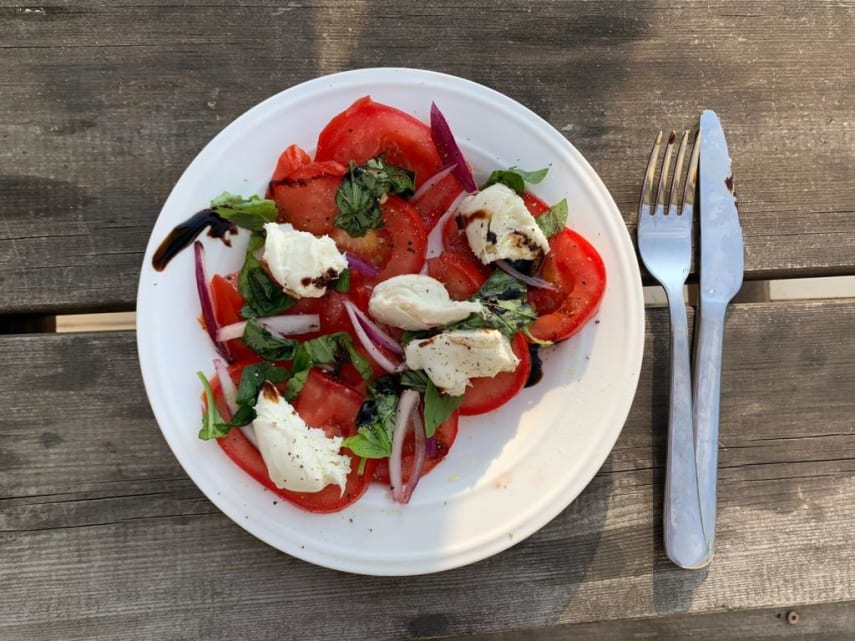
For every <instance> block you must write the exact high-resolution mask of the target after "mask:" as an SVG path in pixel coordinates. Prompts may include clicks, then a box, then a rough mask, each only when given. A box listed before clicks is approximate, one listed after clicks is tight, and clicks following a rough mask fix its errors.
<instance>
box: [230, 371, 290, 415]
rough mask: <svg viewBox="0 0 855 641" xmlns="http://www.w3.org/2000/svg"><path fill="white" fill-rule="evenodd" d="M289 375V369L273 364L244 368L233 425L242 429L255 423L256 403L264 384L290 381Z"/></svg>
mask: <svg viewBox="0 0 855 641" xmlns="http://www.w3.org/2000/svg"><path fill="white" fill-rule="evenodd" d="M289 375H290V374H289V372H288V370H287V369H285V368H283V367H276V365H274V364H273V363H267V362H261V363H253V364H252V365H247V366H246V367H244V368H243V372H242V373H241V376H240V383H239V385H238V390H237V398H236V399H235V400H236V401H237V404H238V409H237V411H235V413H234V416H232V420H231V425H232V426H233V427H240V426H241V425H247V424H249V423H251V422H252V421H254V420H255V402H256V400H257V399H258V391H259V390H260V389H261V386H262V385H264V382H265V381H270V382H271V383H281V382H283V381H286V380H288V377H289Z"/></svg>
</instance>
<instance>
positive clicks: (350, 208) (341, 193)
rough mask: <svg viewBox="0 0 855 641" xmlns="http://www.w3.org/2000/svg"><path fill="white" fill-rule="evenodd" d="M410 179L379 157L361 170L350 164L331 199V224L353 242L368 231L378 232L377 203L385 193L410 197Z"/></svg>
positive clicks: (380, 217) (380, 219)
mask: <svg viewBox="0 0 855 641" xmlns="http://www.w3.org/2000/svg"><path fill="white" fill-rule="evenodd" d="M413 176H414V174H413V173H412V172H409V171H407V170H406V169H402V168H401V167H395V166H393V165H387V164H385V163H384V162H383V158H382V156H378V157H377V158H372V159H371V160H369V161H368V162H367V163H365V164H364V165H361V166H356V164H355V163H354V162H351V163H350V170H349V171H348V173H347V174H346V175H345V176H344V178H343V179H342V181H341V185H340V186H339V188H338V191H337V192H336V195H335V202H336V206H337V207H338V211H339V213H338V216H336V218H335V220H334V221H333V224H334V225H335V226H336V227H338V228H339V229H343V230H345V231H346V232H347V233H348V234H350V235H351V236H353V237H354V238H361V237H362V236H365V234H366V233H368V231H369V230H371V229H382V228H383V215H382V212H381V210H380V200H381V199H382V198H383V197H384V196H385V195H386V194H389V193H392V194H400V195H402V196H405V195H408V194H412V193H413V190H414V189H415V183H414V181H413Z"/></svg>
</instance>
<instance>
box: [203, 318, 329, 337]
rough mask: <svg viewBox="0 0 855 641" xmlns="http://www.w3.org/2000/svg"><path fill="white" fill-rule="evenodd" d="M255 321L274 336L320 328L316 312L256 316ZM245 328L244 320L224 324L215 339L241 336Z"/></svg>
mask: <svg viewBox="0 0 855 641" xmlns="http://www.w3.org/2000/svg"><path fill="white" fill-rule="evenodd" d="M256 322H257V323H258V324H259V325H260V326H261V327H263V328H264V329H266V330H267V331H269V332H270V333H271V334H273V335H275V336H279V337H280V338H281V337H283V336H291V335H294V334H308V333H309V332H314V331H317V330H319V329H320V328H321V320H320V316H318V315H317V314H294V315H292V316H265V317H263V318H257V319H256ZM245 329H246V321H238V322H237V323H232V324H231V325H224V326H223V327H221V328H220V329H219V330H218V331H217V340H220V341H222V342H225V341H230V340H232V339H234V338H240V337H241V336H243V332H244V330H245Z"/></svg>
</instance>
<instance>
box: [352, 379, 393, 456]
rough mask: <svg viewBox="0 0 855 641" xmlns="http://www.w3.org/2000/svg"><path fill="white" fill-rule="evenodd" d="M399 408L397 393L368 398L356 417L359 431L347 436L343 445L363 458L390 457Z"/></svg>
mask: <svg viewBox="0 0 855 641" xmlns="http://www.w3.org/2000/svg"><path fill="white" fill-rule="evenodd" d="M397 409H398V395H397V394H389V393H385V394H378V395H376V396H374V397H372V398H368V399H366V400H365V401H364V402H363V403H362V407H360V408H359V414H358V415H357V417H356V425H357V433H356V434H354V435H353V436H349V437H348V438H346V439H345V440H344V442H343V443H342V445H343V446H344V447H347V448H349V449H350V450H351V451H352V452H353V453H354V454H356V455H357V456H361V457H363V458H388V457H389V456H391V455H392V436H393V434H394V432H395V417H396V412H397Z"/></svg>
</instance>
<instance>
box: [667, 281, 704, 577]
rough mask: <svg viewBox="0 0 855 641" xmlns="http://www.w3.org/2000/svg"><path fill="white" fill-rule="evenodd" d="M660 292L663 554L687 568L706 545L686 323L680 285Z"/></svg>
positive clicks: (699, 556) (695, 562) (698, 560)
mask: <svg viewBox="0 0 855 641" xmlns="http://www.w3.org/2000/svg"><path fill="white" fill-rule="evenodd" d="M666 293H667V295H668V306H669V309H670V313H671V396H670V404H669V412H668V459H667V462H666V468H665V507H664V514H663V517H664V521H663V529H664V534H665V553H666V554H667V555H668V558H669V559H671V560H672V561H673V562H674V563H675V564H676V565H678V566H679V567H681V568H687V569H690V568H694V567H697V565H698V563H701V562H702V561H703V559H704V558H705V556H706V554H705V553H706V547H705V538H704V533H703V527H702V522H701V516H700V509H699V502H698V476H697V471H696V468H695V440H694V433H693V430H692V376H691V372H690V369H689V367H690V365H689V323H688V320H687V318H686V304H685V302H684V301H683V288H682V287H680V288H679V289H676V288H675V289H674V290H673V291H668V290H666Z"/></svg>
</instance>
